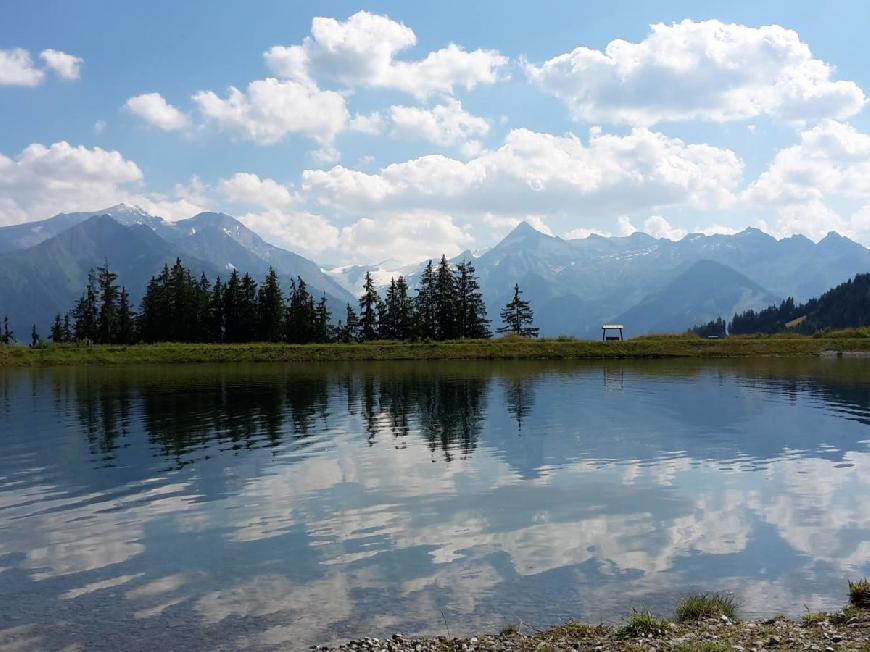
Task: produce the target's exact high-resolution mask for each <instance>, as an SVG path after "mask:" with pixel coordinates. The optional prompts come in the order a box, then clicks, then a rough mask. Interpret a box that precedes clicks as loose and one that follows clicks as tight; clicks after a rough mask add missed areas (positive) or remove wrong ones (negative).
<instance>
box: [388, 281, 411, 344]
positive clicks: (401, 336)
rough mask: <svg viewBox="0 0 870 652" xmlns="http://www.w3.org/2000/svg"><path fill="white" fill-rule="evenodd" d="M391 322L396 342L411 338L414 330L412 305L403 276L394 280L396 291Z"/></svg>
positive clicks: (406, 282)
mask: <svg viewBox="0 0 870 652" xmlns="http://www.w3.org/2000/svg"><path fill="white" fill-rule="evenodd" d="M391 310H392V312H393V316H392V321H393V328H394V329H395V334H394V337H395V339H397V340H409V339H411V337H413V330H414V303H413V301H412V300H411V295H410V294H409V293H408V281H406V280H405V277H404V276H400V277H399V278H398V279H396V290H395V297H394V303H393V307H392V308H391Z"/></svg>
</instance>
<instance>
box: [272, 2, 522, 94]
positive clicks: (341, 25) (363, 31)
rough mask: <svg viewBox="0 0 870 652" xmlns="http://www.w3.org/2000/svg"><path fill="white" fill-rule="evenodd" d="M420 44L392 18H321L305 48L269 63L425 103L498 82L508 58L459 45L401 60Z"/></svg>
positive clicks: (275, 52) (306, 76)
mask: <svg viewBox="0 0 870 652" xmlns="http://www.w3.org/2000/svg"><path fill="white" fill-rule="evenodd" d="M416 43H417V36H416V35H415V34H414V31H413V30H412V29H411V28H409V27H407V26H405V25H403V24H402V23H399V22H396V21H394V20H392V19H390V18H389V17H387V16H381V15H377V14H371V13H369V12H366V11H360V12H357V13H355V14H354V15H352V16H351V17H350V18H348V19H347V20H345V21H341V20H336V19H334V18H325V17H317V18H314V20H313V21H312V23H311V34H310V35H309V36H307V37H306V38H305V40H304V41H303V42H302V44H301V45H291V46H275V47H273V48H271V49H270V50H268V51H267V52H266V53H265V55H264V56H265V59H266V63H267V64H268V65H269V67H270V68H271V69H272V70H273V71H274V72H275V74H276V75H278V76H279V77H282V78H285V79H295V80H300V81H306V80H307V81H310V80H311V79H324V80H330V81H333V82H337V83H339V84H341V85H343V86H346V87H353V86H368V87H375V88H392V89H397V90H400V91H403V92H406V93H409V94H411V95H413V96H414V97H417V98H419V99H425V98H427V97H428V96H429V95H431V94H433V93H448V94H452V93H453V91H454V89H455V88H456V87H462V88H465V89H471V88H474V87H475V86H478V85H480V84H492V83H494V82H495V81H496V79H497V76H498V71H499V69H501V68H502V67H503V66H505V64H506V63H507V58H506V57H504V56H502V55H501V54H499V53H498V52H496V51H494V50H481V49H478V50H474V51H467V50H465V49H463V48H462V47H460V46H458V45H456V44H453V43H451V44H449V45H448V46H447V47H445V48H442V49H440V50H436V51H434V52H430V53H429V54H427V55H426V56H425V57H424V58H422V59H418V60H413V61H404V60H397V59H396V56H397V55H398V54H399V53H401V52H402V51H403V50H406V49H408V48H410V47H412V46H414V45H415V44H416Z"/></svg>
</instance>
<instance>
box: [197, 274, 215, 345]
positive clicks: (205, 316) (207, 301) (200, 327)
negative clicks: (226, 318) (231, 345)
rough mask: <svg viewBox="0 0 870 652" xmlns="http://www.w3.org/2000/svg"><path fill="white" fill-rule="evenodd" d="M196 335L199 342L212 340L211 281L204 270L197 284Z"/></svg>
mask: <svg viewBox="0 0 870 652" xmlns="http://www.w3.org/2000/svg"><path fill="white" fill-rule="evenodd" d="M194 337H195V340H196V341H197V342H211V341H213V339H212V317H211V282H210V281H209V280H208V277H207V276H206V275H205V272H203V273H202V274H201V275H200V277H199V283H197V284H196V328H195V331H194Z"/></svg>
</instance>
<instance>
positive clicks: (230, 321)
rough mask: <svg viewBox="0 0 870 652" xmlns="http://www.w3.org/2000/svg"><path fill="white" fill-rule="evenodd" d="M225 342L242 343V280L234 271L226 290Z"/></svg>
mask: <svg viewBox="0 0 870 652" xmlns="http://www.w3.org/2000/svg"><path fill="white" fill-rule="evenodd" d="M223 304H224V341H226V342H241V335H242V330H241V319H242V317H241V315H242V278H241V276H239V271H238V270H237V269H233V271H232V272H230V278H229V280H228V281H227V284H226V287H225V288H224V301H223Z"/></svg>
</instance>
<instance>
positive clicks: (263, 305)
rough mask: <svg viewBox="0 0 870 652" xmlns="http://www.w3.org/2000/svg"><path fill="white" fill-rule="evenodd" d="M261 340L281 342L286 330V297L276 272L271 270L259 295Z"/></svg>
mask: <svg viewBox="0 0 870 652" xmlns="http://www.w3.org/2000/svg"><path fill="white" fill-rule="evenodd" d="M257 312H258V313H259V315H258V327H259V334H258V336H259V339H260V340H262V341H264V342H279V341H280V340H281V338H282V335H283V330H284V297H283V296H282V295H281V284H280V283H279V281H278V275H277V274H276V273H275V270H274V269H272V268H271V267H270V268H269V272H268V274H266V280H265V281H263V285H261V286H260V291H259V293H258V295H257Z"/></svg>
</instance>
